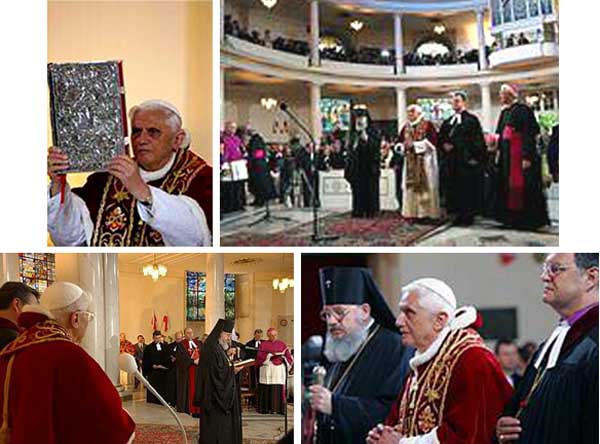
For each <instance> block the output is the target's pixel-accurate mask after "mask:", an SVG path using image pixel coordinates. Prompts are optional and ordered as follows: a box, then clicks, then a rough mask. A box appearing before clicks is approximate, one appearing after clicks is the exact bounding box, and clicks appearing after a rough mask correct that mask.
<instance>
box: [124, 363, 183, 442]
mask: <svg viewBox="0 0 600 444" xmlns="http://www.w3.org/2000/svg"><path fill="white" fill-rule="evenodd" d="M119 368H120V369H121V370H122V371H124V372H126V373H133V375H134V376H135V377H136V378H138V379H139V380H140V381H141V382H142V384H144V386H145V387H146V388H147V389H148V390H150V392H151V393H152V394H153V395H154V396H156V398H157V399H158V400H159V401H160V402H161V403H162V404H163V405H164V406H165V407H166V408H167V409H168V410H169V412H170V413H171V415H173V417H174V418H175V421H177V425H178V426H179V429H180V430H181V434H182V435H183V442H184V444H188V440H187V435H186V434H185V428H184V427H183V424H182V423H181V419H179V416H177V413H175V411H174V410H173V409H172V408H171V407H170V406H169V404H167V401H165V400H164V399H163V397H162V396H160V394H159V393H158V392H157V391H156V389H155V388H154V387H152V385H151V384H150V383H149V382H148V380H147V379H146V378H144V376H143V375H142V374H141V373H140V371H139V370H138V368H137V364H136V362H135V359H134V357H133V356H131V355H130V354H129V353H121V354H120V355H119Z"/></svg>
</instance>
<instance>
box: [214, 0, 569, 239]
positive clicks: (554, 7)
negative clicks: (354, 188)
mask: <svg viewBox="0 0 600 444" xmlns="http://www.w3.org/2000/svg"><path fill="white" fill-rule="evenodd" d="M291 3H292V4H291V5H290V2H289V1H286V2H277V1H276V0H275V1H266V0H265V1H262V2H250V1H248V0H224V1H222V5H223V7H222V8H221V14H222V17H221V20H222V26H223V29H224V32H223V33H222V35H221V39H222V42H221V69H220V76H221V79H220V80H221V91H222V98H221V105H220V106H221V108H220V113H221V116H220V120H221V129H222V130H223V129H224V127H225V124H226V123H227V122H234V123H236V124H237V127H238V128H240V127H245V126H248V127H250V128H251V129H252V130H253V131H255V132H257V133H258V134H260V135H261V136H262V137H263V139H264V141H265V143H266V144H267V146H268V147H269V149H270V150H272V152H273V153H274V156H276V153H277V151H278V150H281V147H284V150H285V149H286V148H287V147H288V146H290V145H291V143H290V141H291V140H292V139H293V138H294V137H298V138H299V139H300V143H301V144H302V145H304V144H307V143H308V142H309V141H310V139H312V140H314V141H316V142H317V144H319V145H329V146H328V147H326V148H325V149H327V150H330V149H331V148H332V147H331V141H332V140H335V139H336V138H338V135H337V134H342V136H341V137H342V145H344V144H345V143H346V142H345V137H346V136H344V134H346V131H347V129H348V125H349V120H350V117H349V115H350V109H351V108H352V109H354V108H355V107H360V108H364V109H367V110H368V112H369V114H370V116H371V119H372V121H373V126H374V127H376V128H377V130H378V131H379V132H380V133H381V134H382V135H384V136H385V137H387V139H388V140H390V139H391V141H392V145H393V141H394V139H395V136H396V135H397V134H398V132H399V130H400V128H401V127H402V125H404V123H405V122H406V121H407V110H406V108H407V106H409V105H412V104H417V105H419V106H420V107H421V109H422V110H423V114H424V115H425V118H426V119H427V120H430V121H431V122H432V123H433V124H434V126H435V127H436V128H437V129H438V130H439V128H440V126H441V123H442V121H443V120H444V119H446V118H448V117H450V116H452V114H453V111H452V106H451V98H450V93H451V92H453V91H457V90H460V91H463V92H465V93H466V95H467V97H468V102H467V108H468V110H469V111H471V112H472V113H473V114H475V115H476V116H477V118H478V119H479V120H480V123H481V127H482V130H483V132H484V134H486V135H487V134H490V133H494V132H495V131H496V126H497V122H498V119H499V115H500V112H501V110H502V107H503V106H502V104H501V103H500V101H499V97H498V96H499V91H500V87H501V85H502V84H505V83H511V84H515V85H518V88H519V90H520V91H519V95H520V100H521V101H522V102H523V103H526V104H527V105H528V106H529V107H530V108H531V109H532V110H533V112H534V113H535V116H536V119H537V121H538V124H539V126H540V127H541V136H540V139H539V144H540V149H541V153H542V156H545V148H543V147H542V146H545V145H547V143H548V140H549V138H550V134H551V133H552V130H553V128H554V127H555V126H556V125H557V124H558V115H559V82H558V79H559V76H558V66H559V61H558V41H559V38H558V37H559V32H558V30H559V26H558V17H559V4H558V1H553V0H533V1H528V0H509V1H500V0H493V1H491V2H488V1H480V0H469V1H455V0H444V1H436V2H429V1H423V0H402V1H394V2H377V1H370V0H364V1H363V0H361V1H358V0H357V1H344V2H341V1H336V0H331V1H329V0H320V1H318V0H312V1H310V2H304V1H300V0H292V1H291ZM281 103H285V104H286V105H287V106H288V109H289V110H290V111H291V112H292V113H293V114H294V115H295V116H296V118H298V119H299V120H300V121H301V122H302V124H303V126H304V127H306V129H307V131H304V130H303V129H301V128H300V127H299V126H298V125H297V124H296V122H295V120H296V119H295V118H291V117H290V116H289V115H288V114H287V113H284V112H282V111H281V110H280V106H281ZM327 140H329V142H328V143H327ZM343 149H344V148H342V150H343ZM318 155H319V152H317V156H318ZM544 162H545V160H544ZM542 168H543V169H544V168H546V169H547V167H546V166H543V167H542ZM272 170H273V168H272ZM543 171H544V172H543V173H542V174H544V175H546V176H545V177H546V178H545V179H544V180H545V181H546V182H545V191H544V195H545V199H546V203H547V206H548V212H549V217H550V221H551V223H550V224H549V225H548V226H547V227H545V228H544V229H543V230H539V231H536V232H534V231H527V232H522V231H518V230H511V229H508V230H505V229H500V227H499V225H498V224H496V223H495V222H494V221H493V220H491V218H489V217H483V216H482V217H478V218H477V219H476V221H475V224H474V225H472V226H469V227H460V226H454V225H453V224H452V223H444V222H440V223H438V224H434V225H433V226H430V225H423V226H420V225H419V224H414V225H413V226H411V227H406V229H405V230H402V229H398V231H397V232H394V233H396V234H395V235H394V236H390V235H388V236H387V237H386V236H385V235H383V234H382V233H381V232H380V231H382V230H384V229H382V228H381V226H382V225H386V227H387V228H386V229H387V231H388V232H389V231H390V230H389V226H390V221H389V220H388V219H389V218H392V219H393V217H392V216H391V214H395V213H396V212H398V210H399V204H398V199H397V196H396V194H397V192H396V188H395V186H394V181H395V177H396V175H397V174H398V172H397V171H396V172H395V171H393V169H391V168H389V167H385V166H383V165H382V171H381V177H380V207H381V209H382V215H383V217H382V223H381V224H376V223H373V222H372V221H370V222H369V223H364V224H363V223H360V222H356V223H354V224H353V223H350V222H348V221H347V220H345V218H344V217H343V215H345V214H346V213H347V212H348V211H349V210H350V205H351V204H350V202H351V198H350V187H349V185H348V183H347V182H346V181H345V180H344V176H343V174H342V173H341V172H340V170H339V167H337V168H336V167H330V168H324V169H323V170H321V171H319V172H318V174H319V180H318V184H317V189H318V200H319V204H320V206H319V212H320V216H321V220H322V221H323V231H325V232H328V233H329V234H334V235H339V234H341V232H342V228H340V227H341V226H343V230H344V231H345V232H348V231H349V230H352V229H356V230H357V231H360V232H367V233H371V234H372V236H369V237H370V239H367V236H363V237H362V238H361V235H360V234H358V235H357V236H356V237H359V239H354V238H352V237H351V236H348V235H344V234H342V235H341V237H342V238H343V241H340V243H339V245H348V244H349V242H352V243H353V244H354V245H421V246H495V245H513V246H517V245H519V246H551V245H557V243H558V181H554V180H552V179H550V178H549V176H547V171H546V170H543ZM275 173H277V171H275ZM275 175H276V174H275ZM275 175H274V176H275ZM280 176H281V174H280ZM280 180H282V179H281V178H278V177H275V178H274V182H275V187H276V188H277V187H278V181H280ZM290 180H291V185H290V188H291V189H292V192H291V196H289V197H290V198H288V197H284V198H282V196H281V195H278V199H277V200H275V199H273V201H272V202H271V211H272V212H274V214H276V215H279V216H282V217H286V218H289V219H291V222H290V221H289V220H288V221H285V228H286V232H285V233H284V232H283V228H284V223H283V222H280V221H278V220H274V221H273V222H271V223H268V224H257V225H256V226H253V228H250V229H248V228H247V227H246V225H247V223H248V221H251V220H256V219H258V218H259V217H260V216H261V215H262V213H263V212H264V209H263V208H261V207H258V208H255V207H251V206H250V205H247V206H246V209H245V211H231V212H227V213H225V214H223V213H222V215H221V227H222V228H221V230H222V231H221V238H222V242H223V244H224V245H243V244H244V242H245V240H244V239H247V238H248V236H251V237H252V240H253V242H255V243H256V244H260V245H263V244H264V245H269V244H273V243H275V244H276V245H304V244H306V243H310V241H307V240H306V239H307V238H308V235H307V233H308V234H310V233H309V231H310V230H309V227H310V224H311V222H312V214H311V209H310V202H309V203H308V204H307V203H306V202H305V201H306V198H304V199H303V196H302V194H303V191H302V188H303V186H304V185H303V179H302V177H301V175H300V174H297V175H296V176H294V177H293V179H290ZM222 184H223V182H222ZM222 188H223V185H222ZM250 192H252V190H250ZM278 192H279V193H281V192H280V191H279V189H278ZM275 194H277V192H276V193H275ZM250 200H251V196H250V195H248V203H249V202H250ZM222 207H223V205H222ZM307 207H308V208H307ZM346 219H347V218H346ZM446 222H447V221H446ZM290 226H293V227H294V228H293V230H289V228H290ZM393 228H394V229H396V228H397V227H396V226H394V227H393ZM267 238H270V239H267ZM380 238H381V239H380ZM327 245H338V244H337V243H335V241H333V242H332V243H330V244H327Z"/></svg>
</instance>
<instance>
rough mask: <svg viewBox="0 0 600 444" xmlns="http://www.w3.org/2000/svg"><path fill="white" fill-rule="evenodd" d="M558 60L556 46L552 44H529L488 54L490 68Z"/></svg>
mask: <svg viewBox="0 0 600 444" xmlns="http://www.w3.org/2000/svg"><path fill="white" fill-rule="evenodd" d="M556 59H558V44H557V43H554V42H540V43H529V44H527V45H519V46H511V47H510V48H504V49H498V50H496V51H494V52H493V53H491V54H490V56H489V60H490V67H491V68H495V67H507V66H510V65H517V64H522V63H525V62H527V63H536V62H539V63H542V62H547V61H551V60H556Z"/></svg>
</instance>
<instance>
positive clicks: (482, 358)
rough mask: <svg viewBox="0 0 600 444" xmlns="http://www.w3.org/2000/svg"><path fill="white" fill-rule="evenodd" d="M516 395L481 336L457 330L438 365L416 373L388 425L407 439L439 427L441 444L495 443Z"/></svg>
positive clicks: (443, 347)
mask: <svg viewBox="0 0 600 444" xmlns="http://www.w3.org/2000/svg"><path fill="white" fill-rule="evenodd" d="M511 395H512V387H511V386H510V384H509V383H508V381H507V380H506V377H505V376H504V374H503V373H502V370H501V368H500V365H499V364H498V361H497V360H496V358H495V357H494V355H493V354H492V353H491V352H490V351H489V350H488V349H487V348H486V347H485V345H484V344H483V340H482V339H481V337H480V336H479V335H478V334H477V332H475V330H471V329H459V330H454V331H452V332H450V333H449V335H448V337H447V338H446V339H445V340H444V342H443V344H442V345H441V347H440V349H439V351H438V352H437V354H436V355H435V356H434V357H433V358H432V359H430V360H429V361H428V362H426V363H424V364H422V365H420V366H419V367H418V368H417V372H416V373H415V372H414V371H413V372H411V373H410V375H409V377H408V378H407V380H406V382H405V384H404V390H403V391H402V394H401V396H400V398H399V400H398V401H397V402H396V403H395V404H394V406H393V408H392V411H391V412H390V414H389V416H388V417H387V419H386V420H385V424H386V425H390V426H394V427H395V429H396V430H397V431H398V432H400V433H402V435H403V436H405V437H413V436H419V435H425V434H427V433H429V432H431V431H432V430H433V429H434V428H435V427H437V430H436V434H437V437H438V440H439V442H440V443H441V444H459V443H460V444H480V443H489V442H492V437H493V436H494V430H495V426H496V421H497V419H498V417H499V416H500V414H501V413H502V410H503V408H504V406H505V405H506V403H507V402H508V400H509V399H510V397H511Z"/></svg>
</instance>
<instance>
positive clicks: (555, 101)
mask: <svg viewBox="0 0 600 444" xmlns="http://www.w3.org/2000/svg"><path fill="white" fill-rule="evenodd" d="M552 103H553V104H554V111H555V112H558V89H555V90H554V91H552Z"/></svg>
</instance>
